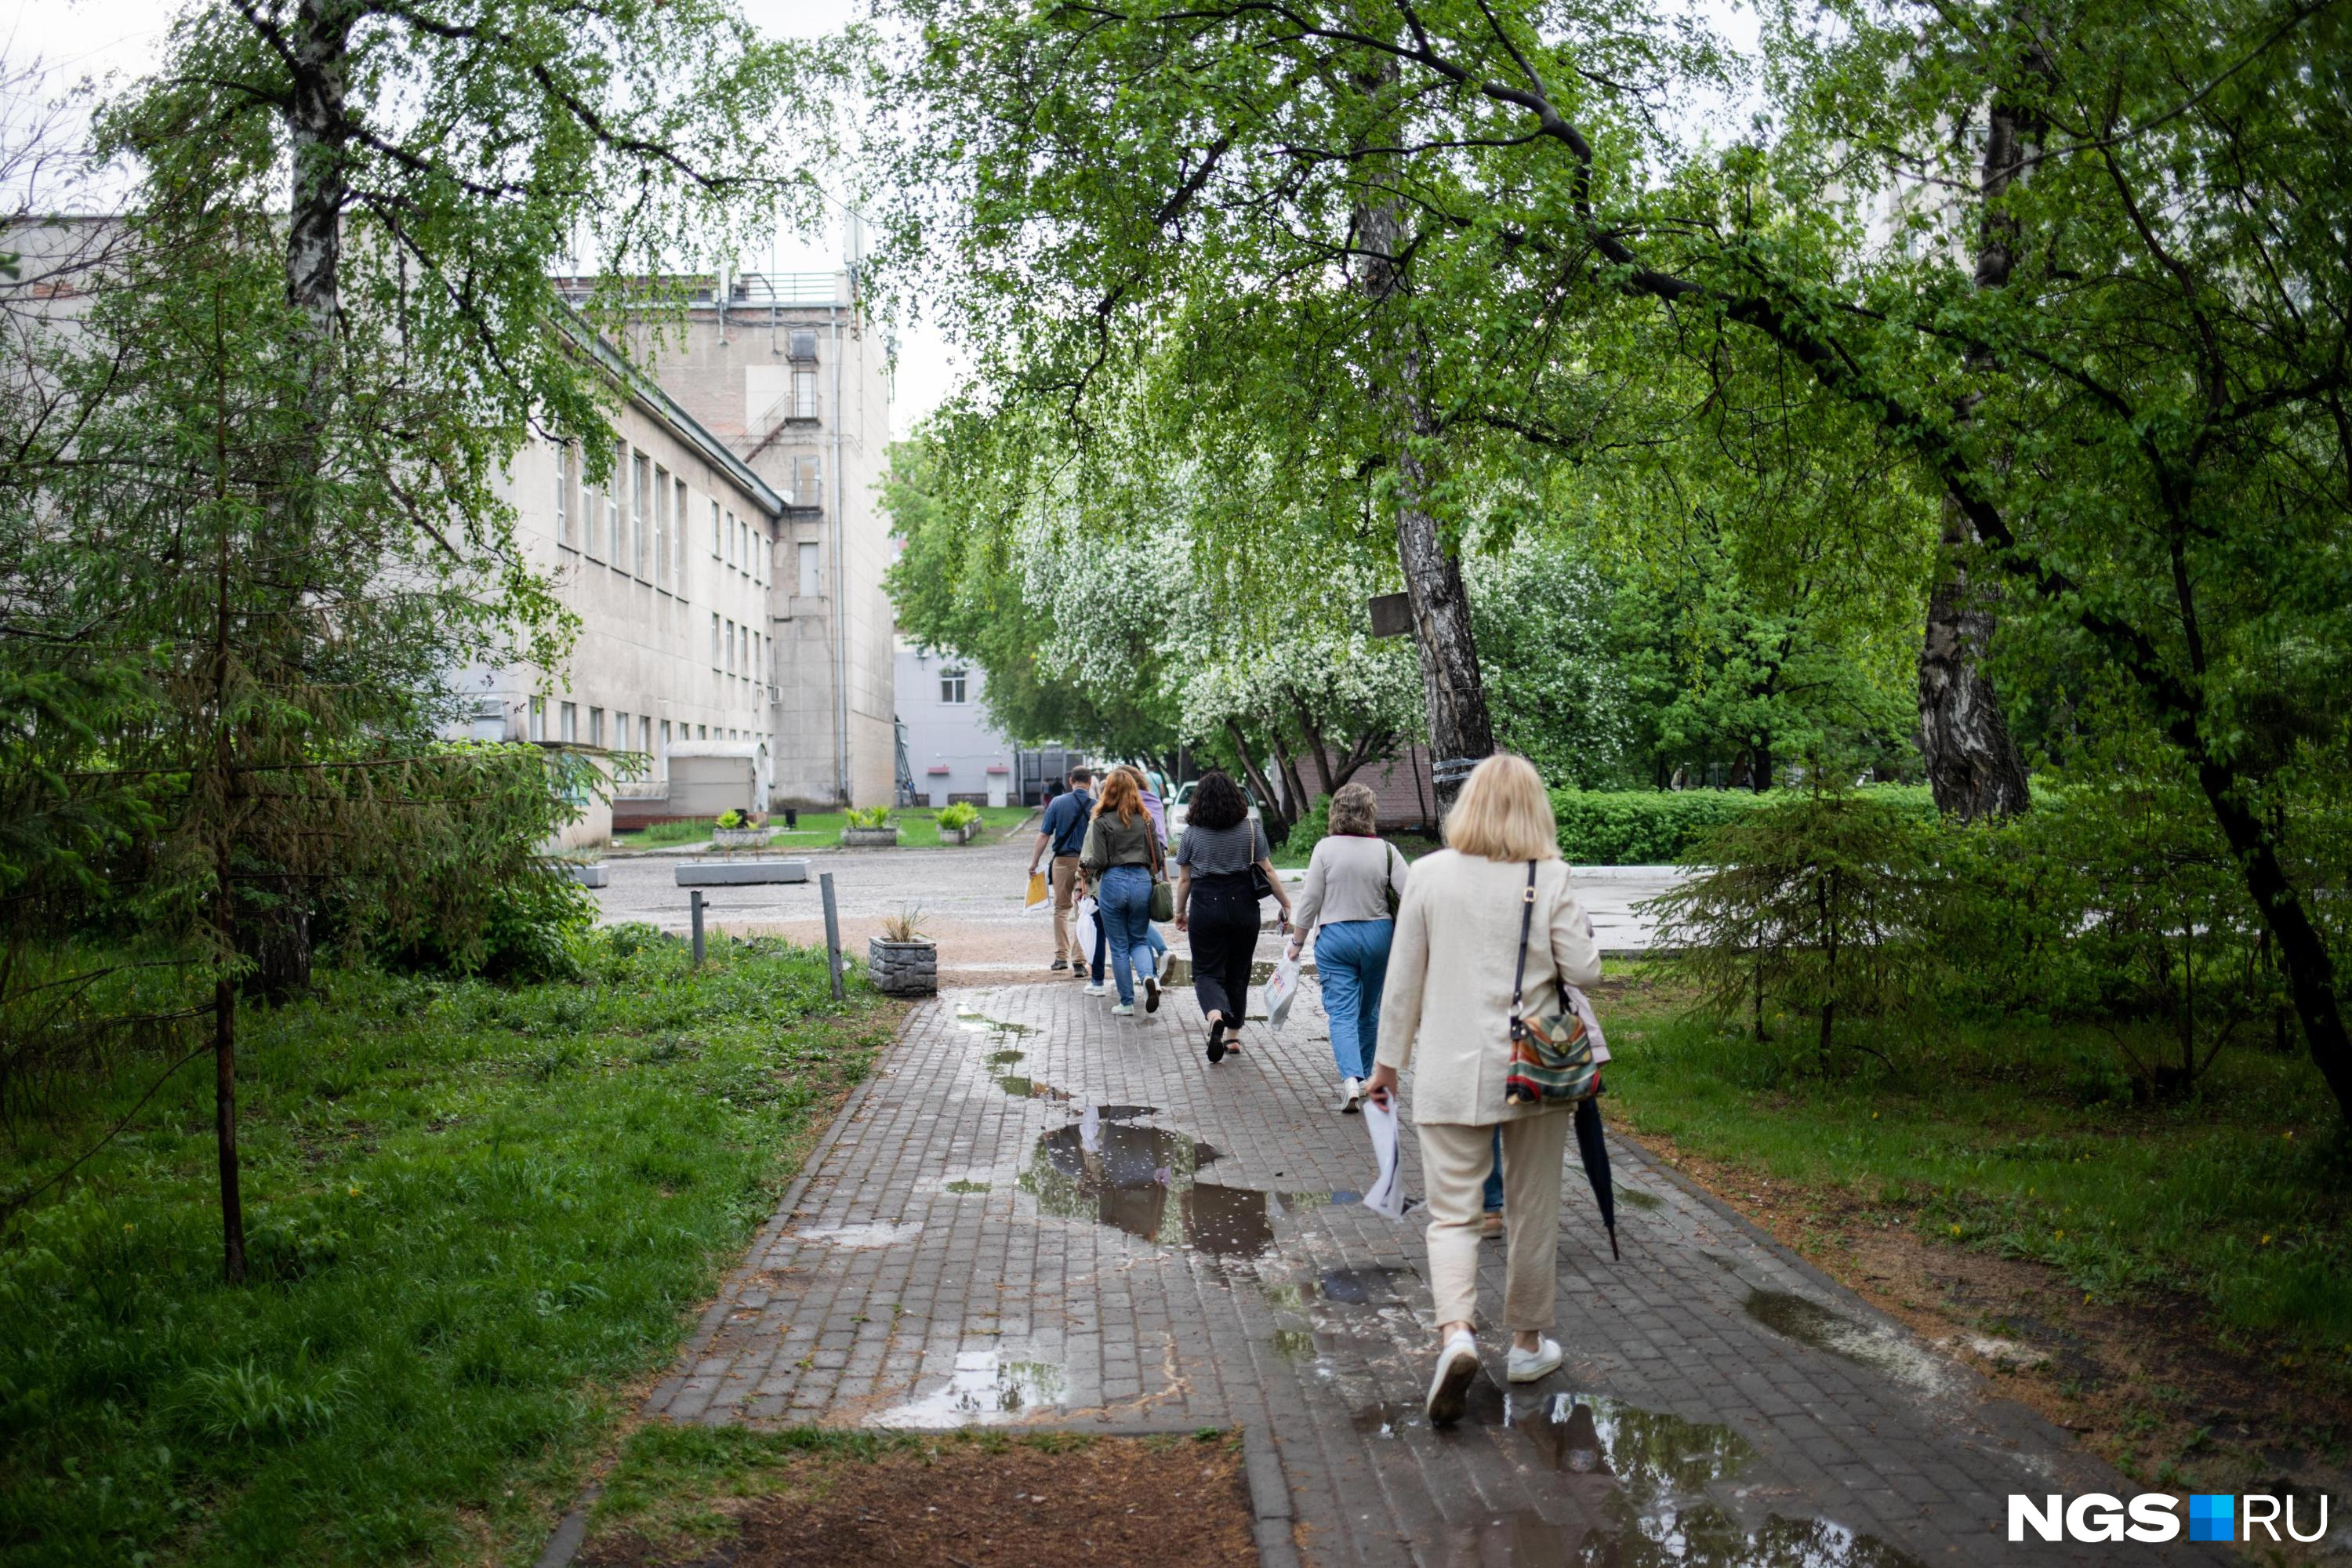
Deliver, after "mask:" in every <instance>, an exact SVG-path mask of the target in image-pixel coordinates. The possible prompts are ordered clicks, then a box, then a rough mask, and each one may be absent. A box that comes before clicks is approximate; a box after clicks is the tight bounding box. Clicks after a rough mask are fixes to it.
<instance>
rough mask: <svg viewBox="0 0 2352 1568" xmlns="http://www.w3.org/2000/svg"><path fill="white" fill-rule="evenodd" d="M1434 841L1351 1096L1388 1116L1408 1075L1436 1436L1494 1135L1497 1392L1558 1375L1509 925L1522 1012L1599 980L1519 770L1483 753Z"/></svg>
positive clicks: (1548, 1125)
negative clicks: (1502, 1327)
mask: <svg viewBox="0 0 2352 1568" xmlns="http://www.w3.org/2000/svg"><path fill="white" fill-rule="evenodd" d="M1445 843H1446V847H1445V848H1444V849H1441V850H1439V851H1438V852H1437V853H1435V854H1433V855H1426V856H1423V858H1421V859H1419V860H1417V861H1415V862H1414V863H1413V868H1412V881H1411V882H1410V883H1409V884H1407V885H1406V888H1405V891H1404V902H1403V905H1402V908H1400V909H1399V910H1398V911H1397V927H1396V939H1395V942H1394V943H1393V944H1392V946H1391V949H1390V952H1389V973H1388V984H1387V986H1386V989H1385V990H1384V991H1383V992H1382V994H1381V1020H1382V1026H1381V1037H1380V1049H1379V1052H1378V1056H1377V1065H1376V1066H1375V1067H1374V1068H1373V1069H1372V1076H1371V1078H1370V1079H1369V1080H1367V1082H1366V1083H1365V1085H1364V1094H1365V1097H1366V1098H1367V1099H1369V1100H1373V1101H1374V1102H1375V1103H1377V1104H1381V1105H1388V1104H1390V1103H1391V1100H1392V1097H1393V1092H1394V1090H1395V1089H1396V1087H1397V1077H1398V1075H1399V1074H1400V1073H1402V1071H1403V1070H1404V1069H1405V1068H1406V1067H1407V1066H1408V1065H1410V1066H1412V1068H1413V1086H1412V1115H1413V1123H1414V1127H1415V1130H1416V1131H1418V1132H1419V1133H1420V1136H1421V1163H1422V1176H1423V1182H1424V1183H1425V1184H1426V1185H1427V1188H1428V1205H1429V1288H1430V1291H1431V1294H1432V1295H1433V1296H1434V1297H1435V1298H1436V1306H1437V1344H1438V1350H1437V1370H1436V1373H1434V1375H1433V1377H1432V1378H1431V1379H1430V1385H1429V1418H1430V1420H1431V1421H1432V1422H1433V1423H1438V1424H1444V1423H1447V1422H1453V1421H1458V1420H1460V1419H1461V1418H1462V1411H1463V1406H1464V1402H1465V1397H1466V1395H1467V1394H1468V1393H1469V1390H1470V1384H1471V1382H1472V1381H1473V1380H1474V1379H1475V1378H1476V1376H1477V1375H1478V1342H1477V1340H1476V1338H1475V1335H1474V1333H1473V1331H1472V1324H1473V1321H1474V1320H1475V1308H1476V1304H1477V1297H1478V1237H1479V1210H1480V1203H1479V1188H1480V1186H1481V1184H1483V1183H1484V1181H1485V1179H1486V1173H1487V1171H1488V1169H1489V1168H1490V1166H1491V1161H1492V1154H1491V1143H1490V1140H1491V1138H1492V1136H1493V1133H1492V1131H1491V1130H1492V1129H1493V1128H1495V1127H1496V1126H1497V1125H1499V1126H1500V1127H1501V1129H1502V1136H1503V1189H1504V1202H1503V1213H1504V1215H1505V1224H1506V1226H1507V1236H1506V1244H1507V1247H1508V1248H1509V1252H1508V1258H1507V1262H1506V1264H1505V1266H1504V1290H1503V1318H1504V1321H1505V1323H1506V1325H1507V1327H1508V1328H1509V1329H1510V1331H1511V1350H1510V1354H1509V1359H1508V1364H1507V1371H1508V1373H1509V1376H1510V1380H1511V1381H1512V1382H1513V1383H1534V1382H1536V1381H1537V1380H1538V1379H1540V1378H1542V1377H1544V1376H1546V1375H1548V1374H1549V1373H1552V1372H1553V1371H1555V1370H1557V1369H1558V1368H1559V1363H1560V1348H1559V1342H1557V1341H1555V1340H1553V1339H1551V1338H1550V1337H1549V1334H1548V1332H1547V1331H1548V1330H1549V1329H1550V1328H1551V1327H1552V1326H1553V1321H1554V1313H1553V1292H1554V1288H1555V1285H1556V1284H1557V1279H1556V1273H1557V1265H1558V1256H1559V1188H1560V1156H1561V1153H1562V1151H1563V1150H1564V1149H1565V1147H1566V1145H1567V1141H1568V1130H1569V1121H1570V1107H1569V1106H1567V1105H1564V1104H1562V1105H1557V1106H1554V1105H1549V1104H1545V1103H1541V1102H1538V1103H1537V1104H1533V1105H1507V1104H1506V1103H1504V1100H1503V1083H1504V1079H1505V1078H1506V1077H1507V1075H1508V1074H1509V1071H1510V1066H1511V1036H1510V1013H1511V975H1512V970H1513V968H1514V966H1515V965H1516V964H1517V961H1518V955H1519V945H1520V944H1519V927H1520V920H1521V917H1522V914H1523V913H1530V914H1531V918H1530V920H1529V923H1528V942H1527V972H1526V974H1525V976H1524V979H1523V981H1522V984H1521V990H1520V994H1521V997H1522V1000H1521V1003H1520V1011H1521V1012H1522V1013H1523V1014H1530V1015H1534V1014H1548V1013H1556V1012H1559V1010H1560V1003H1559V996H1558V994H1557V992H1556V990H1555V982H1556V981H1564V982H1566V983H1567V984H1570V985H1578V986H1584V985H1590V984H1592V983H1593V982H1594V981H1596V980H1598V979H1600V978H1601V952H1600V949H1599V948H1598V947H1596V946H1595V945H1594V943H1593V939H1592V926H1591V921H1588V920H1587V919H1586V918H1585V913H1584V907H1583V905H1581V904H1580V903H1579V902H1578V901H1577V897H1576V894H1575V893H1574V892H1573V891H1572V890H1571V889H1570V887H1569V882H1568V867H1567V866H1566V865H1565V864H1564V863H1562V861H1561V860H1560V858H1559V828H1558V826H1557V825H1556V824H1555V823H1554V821H1553V819H1552V814H1551V801H1550V799H1549V796H1547V795H1545V794H1544V787H1543V781H1542V780H1541V779H1540V778H1538V776H1537V774H1536V771H1535V769H1534V768H1532V767H1530V766H1529V765H1528V763H1527V761H1526V760H1525V759H1524V758H1520V757H1513V756H1493V757H1489V758H1487V759H1486V761H1485V762H1483V763H1479V764H1478V768H1477V771H1476V772H1475V773H1472V774H1471V775H1470V780H1469V782H1468V783H1467V784H1465V785H1464V786H1463V789H1462V796H1461V798H1460V799H1459V800H1457V801H1456V802H1455V803H1454V810H1453V812H1452V813H1451V814H1450V815H1448V816H1447V817H1446V819H1445ZM1531 866H1532V868H1533V870H1534V874H1535V878H1534V887H1533V889H1532V890H1530V889H1529V887H1528V871H1529V868H1530V867H1531ZM1595 1054H1596V1055H1603V1054H1604V1053H1600V1052H1596V1053H1595Z"/></svg>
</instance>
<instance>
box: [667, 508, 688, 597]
mask: <svg viewBox="0 0 2352 1568" xmlns="http://www.w3.org/2000/svg"><path fill="white" fill-rule="evenodd" d="M670 500H672V501H674V502H675V503H676V504H675V505H674V506H673V507H672V508H671V509H670V530H669V550H670V555H671V556H672V558H673V559H674V560H675V561H676V562H677V569H676V571H675V572H674V573H673V574H672V575H673V576H674V578H675V580H676V581H677V592H678V595H679V596H680V597H684V596H685V594H686V518H687V512H688V503H689V501H690V500H692V497H691V496H690V495H689V494H688V491H687V488H686V481H685V480H684V479H678V480H677V481H675V483H674V484H673V485H672V486H671V490H670Z"/></svg>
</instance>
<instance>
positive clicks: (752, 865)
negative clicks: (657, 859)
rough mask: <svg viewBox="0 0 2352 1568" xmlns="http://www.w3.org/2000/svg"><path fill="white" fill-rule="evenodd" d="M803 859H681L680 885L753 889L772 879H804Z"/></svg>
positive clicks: (805, 875) (678, 864)
mask: <svg viewBox="0 0 2352 1568" xmlns="http://www.w3.org/2000/svg"><path fill="white" fill-rule="evenodd" d="M808 879H809V863H808V862H807V861H805V860H681V861H679V862H678V863H677V885H678V886H679V887H681V888H756V887H761V886H764V885H766V884H770V883H774V882H805V881H807V880H808Z"/></svg>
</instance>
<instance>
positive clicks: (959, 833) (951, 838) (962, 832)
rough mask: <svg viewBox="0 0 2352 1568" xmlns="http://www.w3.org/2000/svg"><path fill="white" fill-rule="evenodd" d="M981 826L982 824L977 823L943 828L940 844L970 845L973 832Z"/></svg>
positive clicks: (941, 829)
mask: <svg viewBox="0 0 2352 1568" xmlns="http://www.w3.org/2000/svg"><path fill="white" fill-rule="evenodd" d="M979 826H980V824H978V823H976V822H967V823H965V824H964V825H963V826H961V827H942V828H940V843H942V844H969V843H971V836H972V832H973V830H974V829H976V828H977V827H979Z"/></svg>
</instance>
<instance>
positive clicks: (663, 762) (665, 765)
mask: <svg viewBox="0 0 2352 1568" xmlns="http://www.w3.org/2000/svg"><path fill="white" fill-rule="evenodd" d="M652 722H653V721H652V720H650V719H648V720H646V723H648V724H650V723H652ZM648 743H650V742H648ZM660 766H661V776H662V777H664V778H667V777H669V721H668V720H667V719H665V720H663V721H662V749H661V754H660Z"/></svg>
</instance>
